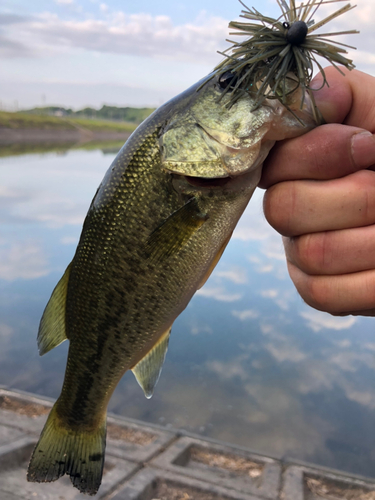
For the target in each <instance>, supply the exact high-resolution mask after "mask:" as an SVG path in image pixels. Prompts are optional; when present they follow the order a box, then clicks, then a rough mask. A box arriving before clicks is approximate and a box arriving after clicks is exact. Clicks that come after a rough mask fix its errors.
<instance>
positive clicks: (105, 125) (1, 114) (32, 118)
mask: <svg viewBox="0 0 375 500" xmlns="http://www.w3.org/2000/svg"><path fill="white" fill-rule="evenodd" d="M0 128H7V129H13V130H15V129H38V130H51V131H53V130H56V131H59V130H77V129H78V130H83V131H85V130H87V131H90V132H107V133H111V132H116V133H117V132H130V133H131V132H133V130H134V129H135V128H136V125H135V124H134V123H126V122H114V121H109V120H97V119H95V120H89V119H85V118H71V117H58V116H48V115H33V114H28V113H22V112H20V113H9V112H7V111H0Z"/></svg>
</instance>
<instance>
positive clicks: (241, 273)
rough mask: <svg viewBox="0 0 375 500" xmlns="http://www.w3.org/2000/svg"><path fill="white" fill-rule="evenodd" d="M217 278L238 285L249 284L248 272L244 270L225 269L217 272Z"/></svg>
mask: <svg viewBox="0 0 375 500" xmlns="http://www.w3.org/2000/svg"><path fill="white" fill-rule="evenodd" d="M215 276H216V277H217V278H225V279H227V280H229V281H231V282H232V283H235V284H236V285H244V284H245V283H247V276H246V271H245V270H244V269H242V268H235V267H233V268H231V269H223V270H222V271H216V272H215Z"/></svg>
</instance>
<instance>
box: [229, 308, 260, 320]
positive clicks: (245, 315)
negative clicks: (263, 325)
mask: <svg viewBox="0 0 375 500" xmlns="http://www.w3.org/2000/svg"><path fill="white" fill-rule="evenodd" d="M232 316H234V317H235V318H238V319H239V320H241V321H246V320H247V319H256V318H258V317H259V313H258V312H257V311H254V309H245V310H244V311H236V310H233V311H232Z"/></svg>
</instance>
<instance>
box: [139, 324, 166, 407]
mask: <svg viewBox="0 0 375 500" xmlns="http://www.w3.org/2000/svg"><path fill="white" fill-rule="evenodd" d="M171 329H172V327H170V328H168V330H166V331H165V332H164V333H163V335H162V336H161V337H160V339H159V340H158V342H157V343H156V344H155V345H154V347H153V348H152V349H151V350H150V351H148V353H147V354H146V356H144V357H143V358H142V359H141V361H139V362H138V363H137V364H136V365H135V366H134V367H133V368H132V372H133V373H134V376H135V378H136V379H137V382H138V384H139V385H140V386H141V387H142V389H143V392H144V393H145V396H146V398H147V399H150V398H151V396H152V394H153V392H154V388H155V385H156V383H157V381H158V380H159V377H160V373H161V369H162V368H163V363H164V359H165V355H166V354H167V350H168V342H169V336H170V334H171Z"/></svg>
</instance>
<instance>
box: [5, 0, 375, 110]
mask: <svg viewBox="0 0 375 500" xmlns="http://www.w3.org/2000/svg"><path fill="white" fill-rule="evenodd" d="M250 2H251V3H249V7H255V8H256V9H258V10H259V11H260V12H262V13H263V14H266V15H270V16H272V17H278V16H279V8H278V6H277V3H276V0H250ZM346 3H347V2H344V3H341V2H340V3H338V4H334V5H333V6H332V5H327V6H324V7H322V8H321V9H320V10H321V12H322V13H323V12H324V13H327V12H330V11H332V10H335V9H337V8H338V7H339V6H342V5H345V4H346ZM357 3H358V6H357V7H356V8H355V9H354V10H353V11H351V12H350V13H348V14H346V15H344V16H342V17H341V18H339V19H337V20H335V21H333V22H332V23H331V25H330V30H329V31H338V30H348V29H354V28H355V29H359V30H360V31H361V34H360V35H350V36H346V35H345V36H341V37H340V41H342V42H344V43H348V44H350V45H354V46H356V47H357V48H358V50H357V51H353V50H349V55H350V57H352V58H353V59H354V60H355V64H356V66H357V68H358V69H360V70H362V71H365V72H367V73H370V74H373V75H375V53H374V47H375V33H374V31H373V19H375V1H374V0H358V1H357ZM241 8H242V7H241V4H240V3H239V2H237V1H236V0H226V1H222V2H218V1H217V0H189V1H187V0H176V1H173V2H171V1H170V0H158V1H157V2H155V1H154V0H137V1H134V0H106V1H105V2H103V1H101V0H35V1H33V2H30V0H0V108H2V109H7V110H10V111H11V110H15V109H24V108H28V107H34V106H41V105H63V106H68V107H73V108H74V109H78V108H82V107H84V106H93V107H96V108H99V107H101V106H102V105H103V104H108V105H116V106H152V107H154V106H159V105H161V104H162V103H164V102H165V101H167V100H168V99H170V98H172V97H173V96H175V95H176V94H178V93H180V92H182V91H183V90H185V89H186V88H188V87H189V86H190V85H192V84H193V83H195V82H196V81H197V80H199V79H201V78H202V77H204V76H205V75H206V74H208V73H209V72H210V71H211V70H212V68H213V67H214V66H215V65H216V64H217V63H218V62H220V60H221V59H222V56H220V55H219V54H217V50H223V49H225V48H227V47H228V43H227V42H225V39H226V38H227V37H228V33H229V30H228V28H227V26H228V22H229V21H230V20H234V19H238V15H239V13H240V10H241ZM323 9H330V11H329V10H324V11H323ZM319 19H320V17H319V16H318V14H317V16H316V21H318V20H319ZM322 30H323V31H324V30H325V28H322ZM324 32H325V31H324Z"/></svg>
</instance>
